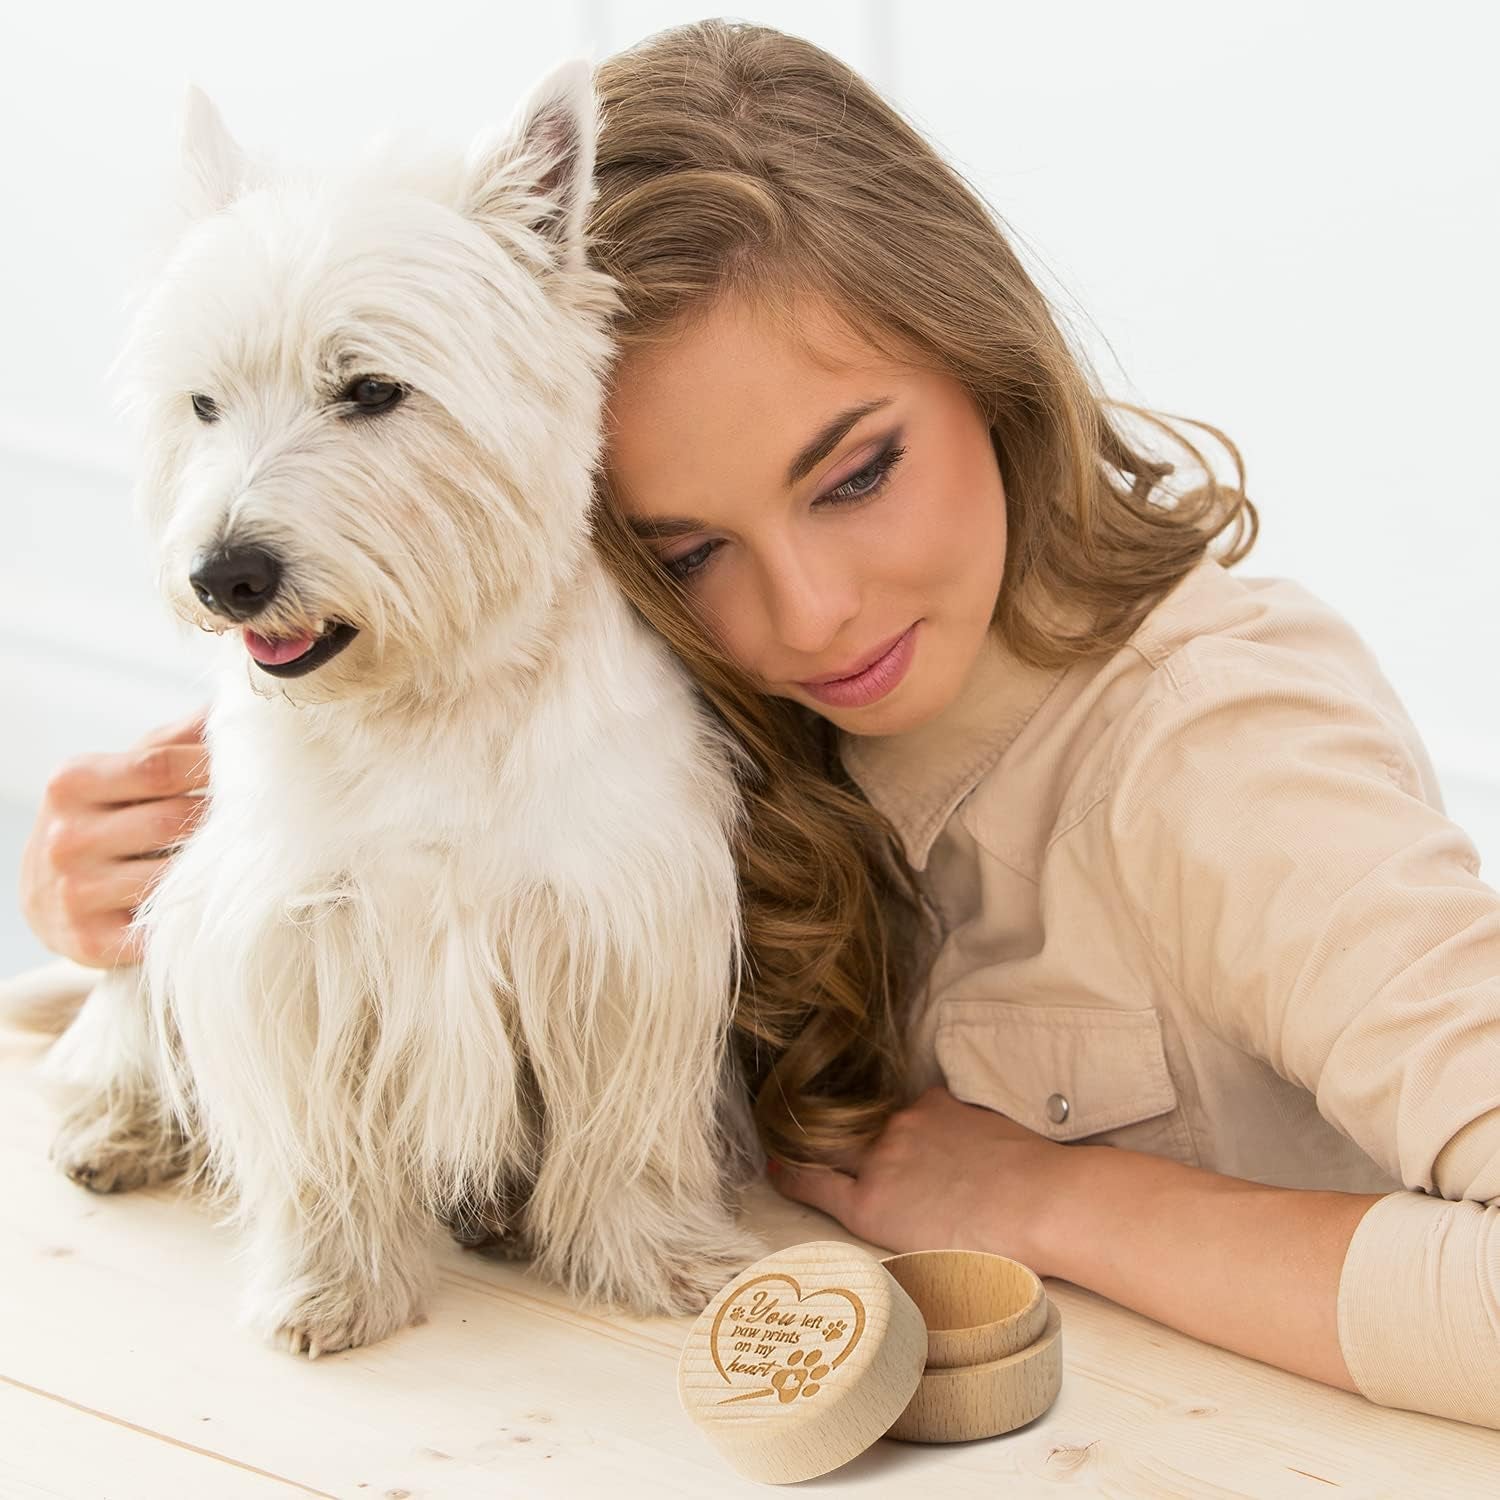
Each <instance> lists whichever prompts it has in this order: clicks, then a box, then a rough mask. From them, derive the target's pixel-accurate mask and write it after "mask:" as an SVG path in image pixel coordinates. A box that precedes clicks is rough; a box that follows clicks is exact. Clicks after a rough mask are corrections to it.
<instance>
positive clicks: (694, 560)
mask: <svg viewBox="0 0 1500 1500" xmlns="http://www.w3.org/2000/svg"><path fill="white" fill-rule="evenodd" d="M905 454H906V449H905V448H904V447H903V446H901V445H900V444H897V443H892V444H891V446H890V447H889V448H886V449H885V450H884V451H883V452H881V453H878V454H877V455H876V456H875V457H874V458H873V459H872V460H871V461H870V462H869V463H867V464H866V465H865V466H864V468H862V469H861V470H859V472H858V473H856V474H851V475H850V476H849V477H848V478H847V479H846V480H845V481H844V482H843V483H842V484H841V485H839V486H838V487H837V488H836V489H832V490H829V492H828V493H827V494H826V495H824V496H823V499H824V500H826V501H828V503H829V504H831V505H849V504H852V503H853V502H854V501H856V500H868V499H870V498H871V497H872V496H873V495H875V494H877V493H879V491H881V490H883V489H884V488H885V485H886V482H887V480H888V479H889V478H890V476H891V471H892V470H893V469H894V468H895V467H896V465H897V464H898V463H900V462H901V460H902V458H903V457H905ZM718 548H719V543H718V542H704V543H703V544H702V546H699V547H694V548H693V550H692V551H691V552H684V553H683V554H682V556H681V557H674V558H672V559H671V561H670V562H667V561H664V562H663V564H662V566H663V567H665V568H666V570H667V572H668V573H670V574H671V575H672V577H673V578H675V579H677V580H678V581H679V582H685V581H686V580H687V579H689V578H692V577H693V576H694V575H695V574H698V573H701V572H702V571H703V569H704V568H705V567H707V565H708V560H709V558H710V557H712V556H713V554H714V553H715V552H716V551H717V550H718Z"/></svg>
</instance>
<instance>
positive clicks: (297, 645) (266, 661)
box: [241, 620, 359, 677]
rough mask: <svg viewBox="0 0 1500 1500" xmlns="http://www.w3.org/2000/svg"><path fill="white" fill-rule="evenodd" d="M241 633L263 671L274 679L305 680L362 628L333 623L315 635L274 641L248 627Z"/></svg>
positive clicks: (256, 663)
mask: <svg viewBox="0 0 1500 1500" xmlns="http://www.w3.org/2000/svg"><path fill="white" fill-rule="evenodd" d="M241 634H242V636H243V638H244V642H245V650H246V651H248V652H249V653H250V659H251V660H252V661H253V662H254V663H255V665H256V666H258V667H259V668H260V669H261V671H262V672H269V673H270V674H271V676H273V677H304V676H306V675H307V673H309V672H314V671H316V670H317V669H318V668H319V667H321V666H322V665H323V663H324V662H326V661H331V660H332V659H333V658H334V657H335V656H337V655H338V654H339V652H340V651H342V650H343V649H344V647H345V646H347V645H348V644H349V642H350V641H352V640H353V639H354V637H355V636H357V635H358V634H359V628H358V627H357V626H354V625H349V624H347V623H345V622H344V621H343V620H330V621H328V623H327V624H326V625H325V626H324V627H323V629H322V630H321V631H319V632H318V633H317V634H315V635H294V636H281V637H278V638H272V637H270V636H264V635H258V634H256V632H255V631H253V630H251V629H250V627H249V626H248V625H246V626H245V627H243V630H242V631H241Z"/></svg>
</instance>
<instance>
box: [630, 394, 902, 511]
mask: <svg viewBox="0 0 1500 1500" xmlns="http://www.w3.org/2000/svg"><path fill="white" fill-rule="evenodd" d="M891 401H892V397H890V396H876V397H873V398H872V399H871V400H869V401H861V402H859V403H858V404H857V405H855V406H850V407H847V408H846V409H845V410H844V411H841V412H840V413H839V414H838V415H837V416H836V417H834V418H833V419H832V420H831V421H829V422H827V423H826V424H825V425H824V426H823V427H822V428H821V429H819V431H818V432H817V433H816V434H814V436H813V437H812V439H811V440H810V441H809V442H808V443H807V444H806V445H805V446H804V447H803V448H802V451H801V452H800V453H798V454H797V456H796V457H795V458H794V459H793V460H792V461H791V463H790V464H789V465H788V467H787V471H786V487H787V488H788V489H791V487H792V486H793V485H794V484H796V483H797V481H798V480H799V479H805V478H806V477H807V476H808V475H809V474H811V473H812V471H813V470H814V469H815V468H817V466H818V465H819V464H820V463H822V462H823V460H824V459H825V458H827V457H828V455H829V454H830V453H832V452H833V450H834V449H835V448H837V447H838V445H839V444H840V443H841V442H843V440H844V438H845V436H846V435H847V434H848V432H849V431H850V429H851V428H853V427H854V426H855V424H856V423H858V422H861V421H863V420H864V418H866V417H867V416H869V415H870V413H871V412H872V411H879V410H880V408H881V407H883V406H889V405H890V404H891ZM630 528H631V530H632V531H634V532H635V534H636V535H637V536H638V537H641V538H642V539H643V540H645V541H666V540H668V539H669V538H671V537H674V536H687V535H688V534H689V533H690V532H694V531H711V530H712V529H713V528H712V526H710V524H709V523H708V522H707V521H700V520H698V519H697V517H695V516H641V517H632V518H631V521H630Z"/></svg>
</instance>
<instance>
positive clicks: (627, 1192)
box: [45, 63, 764, 1353]
mask: <svg viewBox="0 0 1500 1500" xmlns="http://www.w3.org/2000/svg"><path fill="white" fill-rule="evenodd" d="M587 73H588V70H587V67H586V65H584V64H581V63H573V64H567V65H564V66H563V67H562V68H560V69H558V70H556V71H555V72H554V73H553V74H552V75H550V76H549V78H548V79H546V80H544V81H543V83H542V84H541V86H539V88H538V89H537V90H536V91H535V93H534V94H533V95H532V97H531V99H530V100H528V101H527V103H526V105H524V106H523V108H522V109H521V110H520V111H519V112H518V114H517V117H516V121H515V122H514V124H513V126H512V127H511V129H510V130H509V131H508V132H506V133H505V134H504V135H503V136H501V137H499V138H497V139H493V140H488V139H487V140H483V141H481V142H479V143H476V145H475V147H474V149H473V150H472V151H471V152H470V153H469V155H468V157H467V158H466V160H465V161H464V163H463V164H462V166H461V167H460V166H455V165H453V164H448V165H443V164H433V163H426V164H419V165H417V166H412V165H407V166H406V167H402V168H398V167H397V166H395V165H393V164H392V163H391V162H390V161H386V162H384V163H383V164H382V163H378V162H377V163H374V164H369V165H366V166H365V167H363V168H361V169H360V170H358V171H356V172H354V173H352V174H350V175H348V176H346V177H343V178H338V179H332V178H328V179H320V180H317V181H313V180H310V179H307V178H293V177H290V176H286V175H281V176H277V177H274V178H272V177H269V176H267V175H266V174H264V173H262V172H260V170H259V169H257V168H254V167H253V166H251V164H250V163H249V162H248V161H247V160H246V159H245V158H244V157H243V155H242V154H241V153H240V152H239V149H238V147H237V146H236V145H235V144H234V142H233V141H232V140H231V139H230V138H229V136H228V134H227V132H225V130H224V128H223V125H222V122H221V121H220V120H219V118H218V116H217V114H216V112H215V111H214V110H213V108H212V106H211V105H210V104H209V103H208V101H207V100H206V99H204V98H203V97H202V96H201V95H200V94H197V93H196V91H191V92H190V95H189V115H188V124H187V131H186V136H185V161H186V162H187V164H188V167H189V173H188V181H189V183H190V185H191V187H192V191H193V192H194V193H195V194H196V195H197V199H196V204H195V207H196V210H197V217H196V218H195V220H194V222H193V223H192V225H191V227H190V229H189V231H188V232H187V234H186V235H185V236H184V237H183V240H182V242H181V244H180V246H179V247H178V249H177V251H176V254H175V255H174V257H173V259H172V261H171V263H170V265H169V267H168V270H167V272H166V274H165V275H164V276H163V277H162V278H161V279H160V280H159V281H158V282H157V283H156V285H155V286H154V288H153V289H152V292H151V293H150V295H149V296H148V297H147V298H146V299H145V301H144V302H143V304H142V307H141V310H140V313H139V316H138V319H137V322H136V324H135V326H134V330H133V335H132V339H131V342H130V343H129V344H128V345H127V347H126V351H125V353H124V355H122V360H121V368H122V369H123V370H124V372H125V375H126V379H127V382H128V383H127V387H126V390H127V398H126V399H127V404H129V405H132V406H134V407H137V408H139V409H141V410H143V411H144V413H145V417H146V438H147V442H146V457H147V461H146V463H145V465H144V467H143V470H142V478H141V482H140V489H139V494H138V499H139V504H140V507H141V509H142V510H143V512H144V514H145V517H146V519H147V521H148V523H149V525H150V526H151V528H152V531H153V533H154V535H155V537H156V538H157V542H158V553H159V558H160V567H161V585H162V588H163V591H164V593H165V594H166V596H167V597H168V599H169V600H170V601H171V602H172V604H173V605H174V607H175V608H176V609H178V610H179V612H180V613H182V614H183V616H184V617H185V618H187V619H189V620H191V621H192V622H194V623H196V624H198V625H201V626H203V627H205V628H210V629H214V630H216V631H219V632H221V633H222V640H221V642H220V644H219V647H218V649H219V650H220V651H221V652H222V653H223V658H222V662H221V666H220V675H219V686H218V692H217V695H216V698H215V701H214V703H213V706H212V709H211V712H210V715H209V719H208V728H207V736H208V743H209V746H210V751H211V766H212V787H211V791H210V794H209V795H210V802H209V806H208V808H207V809H206V812H205V816H204V818H203V820H202V822H201V824H200V826H199V827H198V829H197V830H196V831H195V832H194V833H193V835H192V836H191V838H190V839H189V840H188V841H187V843H186V844H185V845H184V847H183V848H182V849H181V850H180V851H178V852H177V854H176V855H175V856H174V858H173V860H172V862H171V864H170V865H169V867H168V869H167V870H166V872H165V874H164V875H163V877H162V878H161V880H160V881H159V882H158V884H157V885H156V887H155V888H154V890H153V891H152V893H151V895H150V896H149V898H148V899H147V900H146V902H145V903H144V904H143V906H142V907H141V909H140V911H139V913H138V915H137V921H138V922H139V923H140V924H141V926H142V927H143V929H144V935H145V938H146V954H147V956H146V961H145V963H144V964H143V965H142V967H141V968H140V969H128V970H117V971H114V972H112V973H111V974H109V975H108V976H107V977H106V978H105V980H104V981H103V982H102V983H101V984H100V985H99V986H98V987H97V988H96V989H95V990H94V991H93V993H92V994H91V995H90V996H89V998H88V1000H87V1001H86V1003H85V1004H84V1006H83V1009H82V1010H81V1012H80V1013H79V1014H78V1016H77V1017H76V1019H75V1020H74V1021H73V1024H72V1026H71V1027H70V1028H69V1030H68V1031H67V1032H66V1033H65V1034H64V1035H63V1036H62V1037H60V1038H59V1040H58V1041H57V1043H56V1044H55V1045H54V1047H53V1048H52V1050H51V1052H50V1053H49V1055H48V1058H47V1061H46V1065H45V1071H46V1073H47V1075H48V1076H49V1077H51V1078H52V1079H54V1080H55V1081H57V1082H58V1083H59V1084H65V1085H68V1086H69V1098H70V1101H71V1102H70V1105H69V1110H68V1114H67V1117H66V1119H65V1121H64V1126H63V1129H62V1132H61V1134H60V1135H59V1138H58V1141H57V1144H56V1146H55V1148H54V1154H55V1156H56V1158H57V1159H58V1160H59V1161H60V1163H61V1164H62V1165H63V1166H64V1167H65V1169H66V1170H68V1171H69V1172H70V1175H73V1176H74V1177H75V1178H76V1179H77V1180H79V1181H83V1182H86V1183H88V1184H89V1185H91V1186H94V1187H100V1188H110V1187H121V1186H131V1185H134V1184H135V1183H137V1182H141V1181H151V1180H154V1179H157V1178H161V1177H167V1176H171V1175H174V1174H175V1173H179V1172H182V1171H184V1170H186V1171H189V1172H190V1173H192V1174H193V1177H194V1180H195V1181H197V1182H199V1183H201V1184H202V1185H203V1186H204V1187H205V1188H207V1189H208V1190H209V1191H210V1192H211V1194H212V1195H213V1196H214V1198H215V1201H216V1202H217V1203H218V1205H219V1206H220V1207H222V1208H223V1209H224V1210H225V1211H226V1215H227V1221H228V1222H231V1223H233V1224H234V1225H235V1226H236V1227H237V1228H239V1229H240V1230H241V1231H242V1232H243V1235H244V1243H245V1255H246V1257H247V1259H248V1265H249V1289H248V1293H247V1299H246V1302H245V1305H244V1312H243V1317H244V1321H246V1322H247V1323H248V1324H250V1325H251V1326H253V1327H255V1328H257V1329H259V1330H260V1331H262V1332H263V1333H265V1334H266V1335H267V1336H269V1337H272V1338H275V1339H279V1340H283V1341H286V1342H288V1343H289V1344H290V1345H291V1347H292V1348H294V1349H298V1348H306V1349H307V1350H308V1351H309V1352H311V1353H317V1352H319V1351H320V1350H326V1349H334V1348H339V1347H345V1346H348V1345H351V1344H358V1343H362V1342H366V1341H369V1340H372V1339H376V1338H379V1337H381V1336H383V1335H385V1334H387V1333H389V1332H391V1331H393V1330H394V1329H396V1328H399V1327H401V1326H403V1325H404V1324H405V1323H406V1322H408V1321H410V1320H411V1319H413V1318H417V1317H419V1316H420V1315H421V1307H422V1302H423V1296H424V1292H425V1290H426V1287H427V1284H428V1278H429V1274H430V1269H429V1268H430V1260H431V1255H432V1253H433V1250H434V1249H435V1246H436V1244H437V1243H438V1242H440V1240H441V1237H442V1227H441V1226H442V1225H443V1224H446V1225H447V1226H448V1227H449V1228H450V1229H451V1230H452V1232H453V1233H454V1234H455V1235H456V1236H457V1237H458V1238H459V1239H461V1240H463V1241H464V1242H466V1243H476V1242H480V1241H484V1240H492V1241H495V1242H497V1244H498V1246H499V1247H500V1249H501V1250H502V1251H503V1252H504V1253H515V1254H524V1255H527V1256H529V1257H531V1258H533V1259H534V1261H535V1263H536V1266H537V1268H538V1270H539V1271H540V1272H541V1273H542V1274H544V1275H547V1276H550V1277H552V1278H554V1279H555V1280H557V1281H558V1282H560V1283H561V1284H563V1285H564V1286H565V1287H566V1288H567V1289H568V1290H569V1291H570V1292H571V1293H572V1294H573V1295H575V1296H577V1297H580V1298H582V1299H586V1300H595V1299H598V1300H602V1301H606V1302H612V1303H615V1304H618V1305H623V1306H625V1307H627V1308H630V1309H632V1310H634V1311H637V1312H643V1313H651V1312H677V1313H682V1312H690V1311H694V1310H696V1309H698V1308H701V1307H702V1306H703V1304H704V1302H705V1301H706V1300H707V1298H708V1297H709V1296H710V1295H711V1294H712V1293H713V1292H714V1291H715V1290H716V1289H717V1288H718V1287H719V1285H721V1284H722V1282H723V1280H724V1279H725V1278H726V1277H728V1276H729V1275H731V1274H733V1272H734V1271H735V1270H737V1269H739V1268H740V1267H741V1266H743V1265H744V1264H745V1262H746V1261H747V1260H750V1259H753V1258H754V1257H755V1256H756V1255H757V1254H758V1253H760V1251H761V1250H763V1248H764V1246H763V1245H762V1244H761V1243H760V1242H759V1241H758V1240H757V1239H756V1238H755V1237H753V1236H752V1235H750V1234H748V1233H747V1232H745V1231H744V1230H743V1229H742V1228H741V1227H740V1226H739V1225H738V1223H737V1221H736V1219H735V1216H734V1212H733V1208H734V1204H733V1201H732V1200H733V1195H734V1194H735V1192H736V1191H737V1190H738V1189H740V1188H742V1187H743V1186H744V1185H745V1183H746V1182H748V1181H749V1179H750V1177H751V1176H752V1175H753V1174H754V1173H755V1172H756V1171H757V1170H758V1169H759V1166H760V1165H761V1164H762V1162H763V1157H762V1156H761V1154H760V1152H759V1148H758V1146H757V1145H756V1143H755V1138H754V1131H753V1127H752V1125H751V1122H750V1118H749V1111H748V1107H747V1104H746V1101H745V1098H744V1095H743V1091H742V1089H741V1087H740V1085H739V1081H738V1078H737V1075H736V1072H735V1067H734V1062H733V1051H732V1048H731V1046H730V1040H729V1039H730V1022H731V1017H732V1012H733V1005H734V1002H735V999H736V997H737V993H738V978H739V974H740V969H741V963H740V960H741V957H742V953H741V944H742V934H741V930H740V926H739V920H740V918H739V903H738V893H737V888H736V880H735V870H734V861H733V854H732V840H733V837H734V836H735V832H736V829H737V825H738V820H739V819H740V818H741V816H742V807H741V804H740V802H739V799H738V794H737V789H736V786H735V782H734V776H733V770H734V757H735V756H736V755H737V754H738V752H737V750H736V748H735V747H734V745H733V744H732V743H731V741H730V740H729V738H728V737H727V735H725V734H724V733H722V732H721V731H720V730H719V729H718V728H717V727H716V726H715V725H714V724H712V723H711V722H710V720H709V719H708V718H707V717H706V713H705V710H703V709H702V707H701V706H700V705H699V703H698V701H697V699H696V697H695V695H694V694H693V692H692V689H691V687H690V685H689V683H688V682H687V681H686V679H685V677H684V675H683V672H682V669H681V668H680V666H679V665H678V664H677V663H676V661H675V659H674V658H672V657H671V655H670V653H669V652H668V650H667V648H666V647H665V645H664V643H663V642H662V641H661V640H660V639H659V638H658V637H656V636H655V635H654V634H653V633H652V632H650V631H649V629H648V628H647V627H646V626H645V625H644V624H643V623H641V622H640V621H639V620H638V619H637V618H636V617H635V616H634V615H633V613H632V612H631V610H630V609H629V607H628V606H627V604H626V603H625V601H624V600H623V599H622V598H621V597H620V596H619V594H618V593H617V591H616V590H615V588H614V587H613V585H612V584H611V583H610V581H609V580H608V579H607V577H606V575H605V573H604V571H603V568H602V565H601V564H600V562H599V561H598V559H597V557H596V555H595V554H594V552H593V550H592V549H591V547H590V546H589V545H588V532H587V527H588V520H587V517H588V506H589V503H590V499H591V494H592V488H591V471H592V468H593V466H594V464H595V462H596V461H597V458H598V453H599V444H600V423H601V411H602V391H603V382H604V378H605V374H606V371H607V367H608V363H609V359H610V357H611V353H612V351H611V348H610V345H609V342H608V338H607V331H606V330H607V319H608V315H609V313H610V311H611V310H612V308H613V307H614V305H615V304H614V296H613V290H612V288H611V286H610V285H609V284H608V283H607V281H606V280H605V278H603V277H602V276H600V275H598V274H597V273H595V272H594V271H592V270H591V269H589V268H588V266H587V264H586V262H585V259H584V253H583V246H582V244H581V226H582V222H583V212H584V209H585V207H586V205H587V201H588V195H589V193H590V191H591V186H590V181H591V175H592V163H593V141H594V130H595V128H596V120H595V114H594V111H595V104H594V99H593V96H592V92H591V89H590V87H589V83H588V76H587ZM361 376H371V377H380V378H382V379H386V380H392V381H397V382H400V383H401V385H402V386H403V387H404V388H406V389H407V391H408V394H407V395H406V396H405V397H404V399H402V400H401V401H400V402H399V403H398V404H397V405H395V406H394V407H392V408H390V409H389V410H387V411H385V412H381V413H377V414H373V415H355V414H352V413H350V412H349V410H348V405H347V403H345V404H344V406H343V407H342V408H341V407H340V406H339V405H338V397H339V394H340V392H341V391H342V390H343V389H344V388H345V387H346V386H347V385H348V382H349V381H350V380H353V379H356V378H358V377H361ZM193 392H201V393H206V394H209V395H211V396H212V398H213V400H214V401H215V403H216V405H217V419H216V420H211V421H206V422H205V421H203V420H201V419H200V417H199V416H198V415H195V413H194V410H193V407H192V405H191V404H190V399H189V397H190V394H191V393H193ZM247 545H249V546H255V547H259V548H262V549H264V550H265V551H267V552H270V553H272V554H274V556H275V557H276V558H277V559H278V560H279V562H280V564H281V569H282V576H281V584H280V587H279V588H278V590H277V592H276V593H275V595H274V597H273V598H272V599H271V601H270V603H269V605H268V606H267V607H265V608H264V609H263V610H262V611H261V612H260V613H258V614H256V615H255V616H254V618H253V619H252V620H250V621H249V624H251V625H252V626H253V628H254V629H255V631H257V632H258V633H260V634H262V635H266V636H270V637H282V638H289V637H293V636H298V635H302V634H308V633H315V632H316V631H317V630H319V629H320V628H321V627H322V626H323V625H324V624H325V623H326V622H329V621H342V622H347V623H348V624H349V625H352V626H354V627H356V628H357V631H358V634H357V635H355V636H354V638H353V640H352V642H351V643H350V644H349V645H348V646H347V648H346V649H344V650H343V651H342V652H341V653H339V654H338V655H336V656H333V657H332V658H331V659H329V660H327V661H326V662H324V664H323V665H321V666H320V667H318V668H317V669H316V670H314V671H312V672H310V673H309V674H307V675H306V676H301V677H291V678H277V677H273V676H271V675H269V674H268V673H267V672H266V671H264V670H263V669H262V668H261V667H260V666H258V665H257V664H256V663H255V662H254V661H253V660H252V659H251V658H250V656H249V655H248V654H247V652H246V649H245V645H244V643H243V641H242V638H241V635H240V632H239V630H238V629H237V628H236V626H235V622H234V621H231V620H228V619H225V618H224V617H223V616H222V615H221V614H220V613H216V612H215V610H214V609H211V608H209V607H206V606H205V604H204V603H203V602H200V599H199V598H198V597H197V596H196V594H195V592H194V590H193V589H192V587H191V586H190V585H189V582H188V579H189V575H190V573H191V572H192V571H193V568H194V559H195V558H198V557H201V556H202V555H204V554H205V553H207V552H211V551H212V550H214V549H216V548H227V547H237V546H247Z"/></svg>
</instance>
